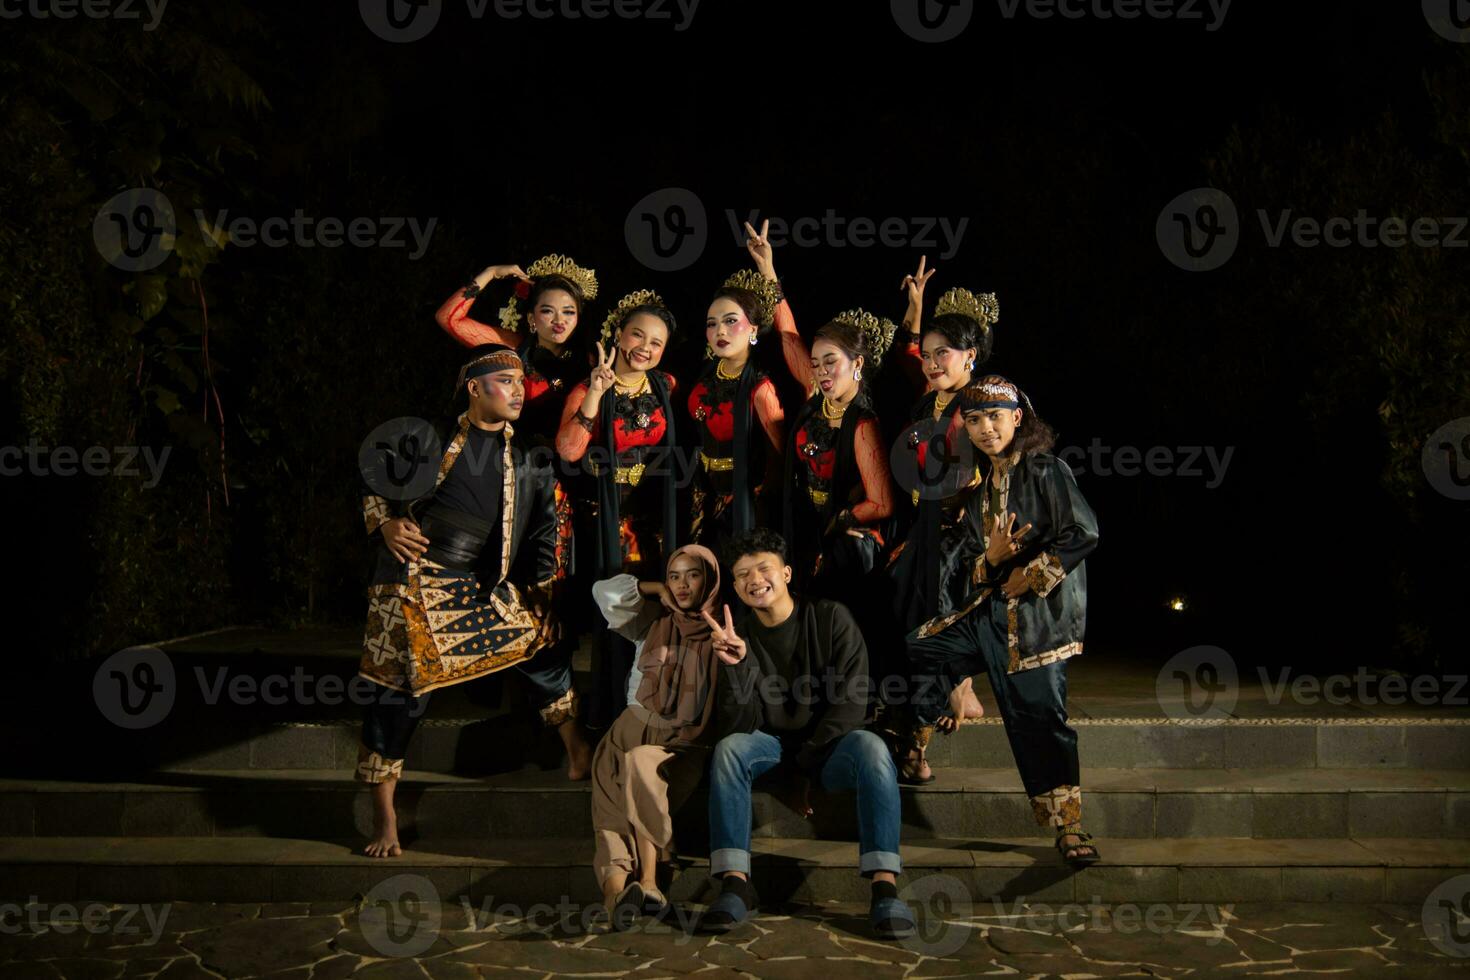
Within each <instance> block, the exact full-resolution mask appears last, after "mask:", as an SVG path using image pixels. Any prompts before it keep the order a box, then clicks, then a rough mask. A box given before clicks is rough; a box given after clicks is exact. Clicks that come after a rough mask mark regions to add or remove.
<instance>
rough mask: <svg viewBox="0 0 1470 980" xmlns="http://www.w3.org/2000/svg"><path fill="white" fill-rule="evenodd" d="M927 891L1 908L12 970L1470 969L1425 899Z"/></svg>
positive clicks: (1460, 945) (1239, 972)
mask: <svg viewBox="0 0 1470 980" xmlns="http://www.w3.org/2000/svg"><path fill="white" fill-rule="evenodd" d="M916 899H921V900H922V901H919V900H916V902H915V905H916V910H917V911H919V913H920V933H919V935H918V936H917V937H915V938H914V939H912V940H908V941H905V942H903V943H879V942H874V941H872V940H870V939H868V938H867V928H866V907H865V906H862V905H856V904H852V903H830V904H824V905H817V906H800V907H792V908H787V909H782V910H779V911H767V912H765V913H764V914H762V915H761V916H760V917H759V918H758V919H757V920H755V921H754V922H751V923H749V924H747V925H745V926H743V927H742V928H741V929H739V930H737V931H735V932H733V933H731V934H729V935H727V936H725V937H723V938H721V939H713V938H710V937H703V936H691V935H688V934H687V933H686V932H685V931H684V930H683V929H681V928H679V922H678V920H679V919H680V918H684V919H686V920H687V918H688V917H692V915H693V914H695V913H694V912H693V910H692V907H691V909H689V910H684V909H681V910H679V911H678V913H677V915H676V916H675V917H673V918H672V919H671V920H670V921H668V922H666V923H660V922H655V921H653V920H648V919H644V920H640V922H639V924H638V925H637V926H636V927H635V928H634V929H633V930H630V931H627V932H617V933H601V932H596V931H588V930H585V929H583V928H582V926H581V921H582V917H583V914H584V912H587V911H589V909H588V908H584V907H579V906H572V905H569V904H568V905H564V906H562V907H560V908H555V907H552V906H541V907H539V908H537V907H532V908H530V909H525V910H521V909H514V908H511V907H509V906H500V907H494V906H485V907H480V908H475V907H473V906H470V905H469V904H468V903H461V904H452V903H445V904H438V903H433V904H428V905H423V906H412V905H408V906H402V905H400V906H395V907H393V908H388V907H385V906H382V905H377V904H373V903H363V902H357V903H354V904H351V905H346V906H344V905H341V904H307V903H300V904H277V905H269V904H267V905H258V904H256V905H226V904H189V903H173V904H166V905H155V906H145V907H137V906H118V905H111V906H103V905H100V904H96V905H91V906H88V905H87V904H86V903H77V904H74V905H70V906H67V905H56V906H51V907H49V908H40V907H33V908H26V909H20V908H18V907H17V906H14V905H12V906H9V907H4V908H0V977H4V978H5V980H28V978H46V980H53V978H58V977H61V978H68V980H94V978H95V980H111V978H118V977H140V978H142V977H156V978H158V980H195V978H221V977H223V978H237V977H238V978H245V977H269V978H273V980H333V978H339V977H347V976H361V977H375V978H398V977H403V978H416V980H424V978H427V980H473V978H478V977H491V976H494V977H510V976H527V977H551V976H604V977H606V976H620V975H630V976H634V977H639V978H655V977H680V976H684V975H687V974H696V973H697V974H698V976H700V977H701V978H707V980H723V978H727V977H756V978H762V980H782V978H793V980H795V978H817V977H820V978H824V980H835V978H837V977H848V976H861V977H877V978H887V977H892V978H896V980H897V978H905V980H907V978H914V980H919V978H924V980H927V978H939V977H971V976H986V975H1015V976H1026V977H1033V976H1065V977H1090V976H1155V977H1186V976H1187V977H1197V976H1211V977H1215V976H1256V975H1282V974H1305V973H1332V974H1335V975H1338V976H1342V975H1351V976H1369V977H1380V976H1392V977H1435V976H1470V930H1467V929H1466V928H1465V927H1466V925H1467V923H1466V921H1465V920H1464V918H1463V917H1462V918H1460V919H1458V920H1457V922H1456V924H1455V928H1453V929H1452V930H1450V931H1449V932H1448V933H1443V932H1440V931H1439V930H1438V929H1434V930H1433V931H1435V933H1436V935H1435V938H1434V939H1431V938H1429V937H1428V936H1427V935H1426V929H1425V922H1424V909H1423V908H1421V907H1419V906H1400V905H1379V906H1371V905H1362V906H1352V905H1326V904H1323V905H1302V904H1274V905H1267V904H1250V905H1229V904H1225V905H1218V906H1213V905H1162V904H1159V905H1132V906H1129V905H1080V904H1079V905H1069V906H1057V905H1051V906H1047V905H1042V904H1030V905H1027V904H1021V903H1000V904H997V903H989V902H987V903H983V904H980V903H977V904H975V905H973V906H970V905H968V904H967V903H965V902H964V901H963V900H959V901H958V902H955V901H951V900H950V897H949V896H947V895H945V894H943V893H942V892H939V891H935V892H931V893H929V894H927V895H922V896H916ZM394 911H396V912H397V913H398V915H393V914H392V913H393V912H394ZM686 912H687V914H686ZM399 954H409V955H399Z"/></svg>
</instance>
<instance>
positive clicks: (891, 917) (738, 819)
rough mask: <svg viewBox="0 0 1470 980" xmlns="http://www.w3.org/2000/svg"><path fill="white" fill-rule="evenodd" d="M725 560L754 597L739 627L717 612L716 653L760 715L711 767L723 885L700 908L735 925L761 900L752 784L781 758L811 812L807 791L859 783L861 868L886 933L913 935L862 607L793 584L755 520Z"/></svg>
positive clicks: (782, 549) (776, 545) (728, 700)
mask: <svg viewBox="0 0 1470 980" xmlns="http://www.w3.org/2000/svg"><path fill="white" fill-rule="evenodd" d="M726 561H727V563H729V564H730V566H731V574H732V578H733V581H734V588H735V594H736V595H737V596H738V597H739V598H740V601H741V602H743V603H745V605H747V606H749V607H750V609H751V611H752V613H753V614H752V615H748V616H746V617H745V619H744V620H743V621H742V622H741V624H740V625H739V627H735V626H734V625H733V624H732V622H731V618H730V608H729V607H728V606H726V607H725V609H724V621H723V622H717V621H715V620H714V619H713V618H712V617H710V616H709V614H708V613H706V614H705V616H706V618H707V619H709V623H710V627H711V629H712V631H713V632H712V638H713V643H714V650H715V655H716V656H718V657H719V658H720V659H721V660H722V661H724V662H725V663H726V664H728V665H730V667H731V669H730V670H727V671H726V672H725V675H724V676H726V677H728V678H729V679H730V681H731V683H729V684H727V685H725V688H724V690H723V692H722V695H721V698H720V700H721V710H727V707H726V706H727V705H733V706H731V707H729V708H728V710H730V711H732V712H735V713H740V712H747V713H748V712H749V710H750V708H751V706H752V704H753V703H754V702H757V701H758V702H759V707H760V709H761V710H760V711H759V712H758V714H759V715H760V716H761V721H760V723H759V727H758V728H757V730H755V731H752V732H750V733H749V734H734V735H727V736H725V737H724V738H723V739H721V740H720V741H719V743H718V744H717V745H716V746H715V751H714V757H713V760H712V762H711V766H710V794H709V825H710V873H711V874H713V875H714V876H715V877H716V878H719V879H721V885H720V888H721V890H720V894H719V896H718V897H717V898H716V899H715V900H714V902H713V903H711V905H710V908H709V911H707V912H706V913H705V914H704V915H703V916H702V917H701V919H700V929H701V931H706V932H727V931H729V930H730V929H731V928H733V927H734V926H735V925H737V924H739V923H741V922H743V921H745V920H746V919H747V918H748V917H749V916H750V915H751V913H752V912H753V911H754V910H755V907H756V894H755V889H754V887H753V886H752V885H751V883H750V824H751V808H750V784H751V781H752V780H754V779H755V778H756V777H757V776H759V775H761V774H762V773H765V772H769V771H770V770H771V769H774V768H775V767H776V766H777V765H778V764H780V763H782V762H783V761H785V762H787V763H790V764H791V765H792V771H791V776H792V777H793V780H794V783H793V790H792V793H791V796H790V798H791V799H793V800H795V801H796V806H797V807H798V809H799V811H800V812H801V813H802V815H803V816H807V815H810V813H811V808H810V806H808V804H807V790H808V787H809V786H810V784H811V782H812V781H813V780H815V781H817V783H818V785H819V786H821V787H822V788H823V789H824V790H829V791H835V790H855V791H857V800H858V813H857V817H858V836H859V848H858V850H859V870H860V873H861V874H862V875H863V876H864V877H870V878H871V879H872V892H873V900H872V906H871V910H870V916H871V921H872V925H873V931H874V933H875V934H876V935H877V936H878V937H879V938H881V939H902V938H906V937H908V936H911V935H913V933H914V917H913V914H912V912H910V910H909V908H908V906H907V905H905V904H904V903H903V902H902V901H901V900H900V899H899V898H898V887H897V884H896V878H897V875H898V873H899V872H900V871H901V870H902V865H901V862H900V860H899V854H898V836H899V801H898V780H897V774H896V770H895V768H894V765H893V760H892V758H891V757H890V755H889V754H888V750H887V749H886V748H885V746H884V744H883V741H882V739H880V738H879V737H878V736H877V735H874V734H873V733H872V732H868V731H863V730H862V728H861V726H862V723H863V717H864V715H865V714H866V711H867V697H866V693H867V687H868V681H867V672H868V651H867V647H866V646H865V645H864V644H863V637H862V634H861V633H860V632H858V628H857V624H856V623H854V622H853V618H852V615H851V614H850V613H849V612H848V611H847V609H846V607H844V606H842V605H841V604H840V603H836V602H831V601H829V600H825V599H800V598H796V597H793V596H792V595H791V592H790V591H789V589H788V585H789V584H790V582H791V566H790V564H788V562H787V560H786V542H785V541H784V540H782V538H781V536H780V535H778V534H776V533H775V532H774V531H770V530H767V529H765V528H756V529H755V530H752V531H747V532H745V533H743V534H740V535H737V536H736V537H735V538H734V539H732V540H731V542H730V546H729V550H728V552H727V554H726Z"/></svg>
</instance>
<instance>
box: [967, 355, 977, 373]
mask: <svg viewBox="0 0 1470 980" xmlns="http://www.w3.org/2000/svg"><path fill="white" fill-rule="evenodd" d="M974 370H975V359H974V358H973V357H972V358H970V359H969V360H968V361H966V362H965V373H966V374H970V373H971V372H973V371H974Z"/></svg>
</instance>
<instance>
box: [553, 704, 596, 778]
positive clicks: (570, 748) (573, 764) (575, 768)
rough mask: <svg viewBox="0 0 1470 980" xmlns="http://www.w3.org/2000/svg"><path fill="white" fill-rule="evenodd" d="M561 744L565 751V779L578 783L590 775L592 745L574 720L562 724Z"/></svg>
mask: <svg viewBox="0 0 1470 980" xmlns="http://www.w3.org/2000/svg"><path fill="white" fill-rule="evenodd" d="M561 729H562V730H561V732H560V734H561V739H562V744H563V745H565V746H566V750H567V779H570V780H571V781H572V782H574V783H575V782H579V781H581V780H583V779H588V778H590V777H591V775H592V743H591V742H589V741H587V733H586V732H584V731H582V726H581V725H579V724H578V723H577V722H576V721H575V720H572V721H566V722H562V725H561Z"/></svg>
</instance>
